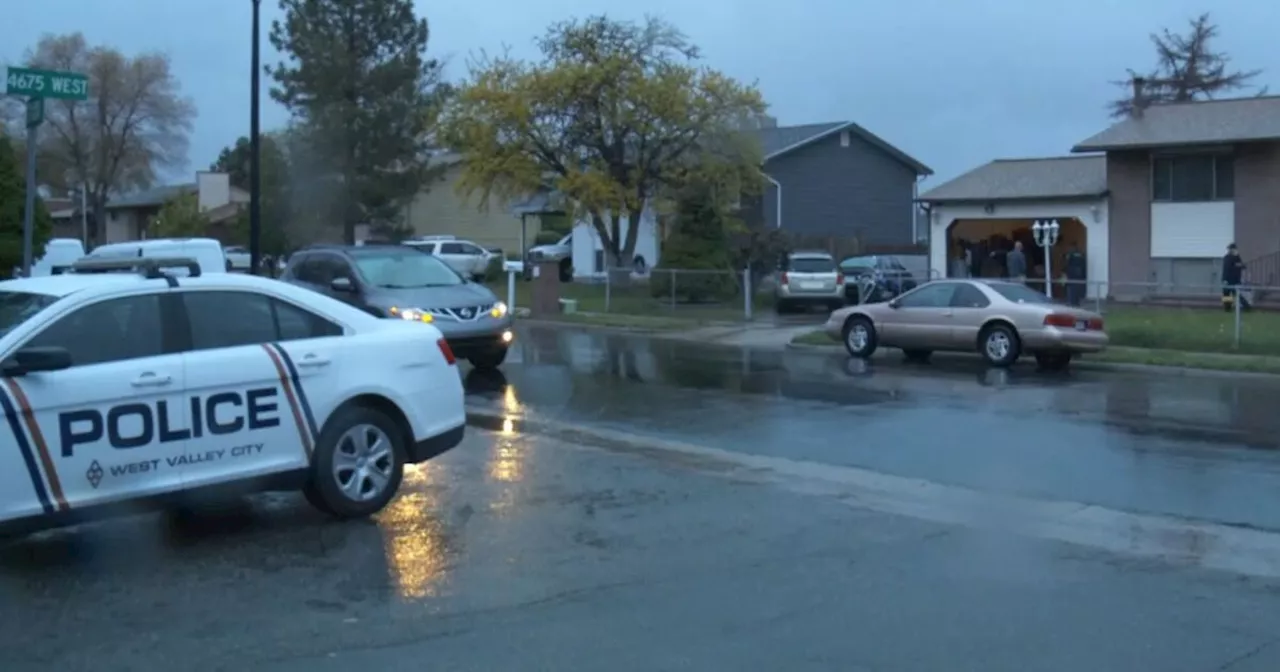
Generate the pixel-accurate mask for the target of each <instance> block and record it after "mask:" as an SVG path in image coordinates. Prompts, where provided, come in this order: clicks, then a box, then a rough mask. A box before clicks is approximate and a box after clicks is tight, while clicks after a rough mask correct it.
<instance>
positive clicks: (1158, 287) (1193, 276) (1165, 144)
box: [1072, 96, 1280, 296]
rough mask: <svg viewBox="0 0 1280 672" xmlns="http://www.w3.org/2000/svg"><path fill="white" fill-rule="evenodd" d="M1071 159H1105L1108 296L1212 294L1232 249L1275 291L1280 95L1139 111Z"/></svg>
mask: <svg viewBox="0 0 1280 672" xmlns="http://www.w3.org/2000/svg"><path fill="white" fill-rule="evenodd" d="M1072 151H1075V152H1103V153H1105V155H1106V159H1105V161H1106V181H1107V192H1108V195H1109V198H1108V209H1109V213H1108V217H1107V219H1108V220H1109V221H1110V223H1111V225H1110V226H1109V227H1108V235H1109V238H1110V240H1109V245H1108V247H1109V252H1110V260H1109V261H1110V274H1109V275H1110V280H1111V282H1112V285H1113V286H1112V294H1114V295H1116V296H1120V295H1121V294H1126V295H1127V294H1140V293H1146V294H1150V293H1155V292H1160V293H1179V294H1199V293H1212V292H1214V291H1215V290H1216V288H1217V287H1218V286H1219V285H1220V283H1221V275H1220V273H1221V261H1220V260H1221V258H1222V255H1223V254H1224V253H1225V251H1226V248H1227V245H1228V244H1229V243H1232V242H1235V243H1236V244H1238V245H1239V246H1240V253H1241V255H1242V256H1243V257H1244V259H1245V262H1246V264H1248V271H1247V274H1246V276H1245V281H1246V282H1248V283H1249V284H1254V285H1266V286H1276V285H1280V96H1260V97H1251V98H1236V99H1223V100H1209V101H1200V102H1192V103H1177V104H1161V105H1141V104H1139V105H1136V106H1135V108H1134V112H1133V114H1132V115H1130V116H1128V117H1126V118H1124V119H1121V120H1120V121H1118V122H1117V123H1115V124H1113V125H1112V126H1111V127H1110V128H1107V129H1106V130H1104V131H1102V132H1100V133H1098V134H1096V135H1094V136H1093V137H1090V138H1088V139H1086V140H1084V141H1082V142H1080V143H1079V144H1077V145H1076V146H1075V147H1074V148H1072ZM1144 285H1145V286H1147V287H1148V288H1149V289H1146V290H1143V289H1142V287H1143V286H1144ZM1125 287H1128V289H1124V288H1125ZM1122 290H1123V291H1122Z"/></svg>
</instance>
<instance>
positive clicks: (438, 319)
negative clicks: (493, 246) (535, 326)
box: [280, 244, 515, 369]
mask: <svg viewBox="0 0 1280 672" xmlns="http://www.w3.org/2000/svg"><path fill="white" fill-rule="evenodd" d="M280 279H281V280H283V281H284V282H287V283H290V284H293V285H298V286H300V287H306V288H307V289H311V290H313V291H315V292H318V293H320V294H324V295H325V296H328V297H330V298H333V299H337V300H339V301H342V302H343V303H347V304H350V305H352V306H355V307H357V308H359V309H361V310H363V311H365V312H367V313H370V314H373V315H377V316H378V317H384V318H388V319H395V320H407V321H410V322H422V323H427V324H431V325H433V326H435V327H436V328H437V329H439V330H440V332H441V333H442V334H444V337H445V340H446V341H448V343H449V346H450V347H451V348H452V349H453V352H454V353H455V354H456V355H457V356H458V357H459V358H460V359H466V360H468V361H470V362H471V364H472V366H475V367H476V368H479V369H493V368H497V367H498V366H501V365H502V362H503V361H504V360H506V358H507V348H508V347H509V346H510V345H511V343H512V341H513V340H514V338H515V335H514V332H513V331H512V328H511V314H510V312H509V311H508V309H507V304H505V303H503V302H501V301H499V300H498V297H496V296H494V294H493V292H491V291H490V290H489V288H488V287H485V286H484V285H482V284H479V283H475V282H469V281H468V280H467V279H466V278H465V277H463V276H462V275H460V274H459V273H457V272H456V271H454V270H453V269H452V268H450V267H449V266H448V265H446V264H445V263H444V262H442V261H441V260H440V259H439V258H438V257H434V256H432V255H426V254H421V253H419V252H415V251H413V250H410V249H406V248H405V247H403V246H400V245H368V244H366V245H363V246H355V245H316V246H313V247H308V248H305V249H302V250H299V251H297V252H294V253H293V256H291V257H289V265H288V266H287V267H285V269H284V273H282V274H281V276H280Z"/></svg>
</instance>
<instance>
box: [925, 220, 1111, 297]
mask: <svg viewBox="0 0 1280 672" xmlns="http://www.w3.org/2000/svg"><path fill="white" fill-rule="evenodd" d="M1044 219H1050V218H1048V217H1046V218H1044ZM1035 222H1036V220H1035V219H958V220H956V221H955V222H952V224H951V226H949V227H948V228H947V276H948V277H971V278H1007V277H1009V272H1008V269H1007V267H1006V266H1005V254H1007V253H1008V252H1009V250H1012V249H1013V244H1014V243H1015V242H1021V243H1022V251H1023V253H1024V254H1025V255H1026V257H1027V284H1029V285H1032V286H1034V287H1037V288H1038V289H1040V290H1041V291H1043V290H1044V270H1045V269H1044V250H1043V249H1042V248H1040V247H1039V246H1037V245H1036V237H1035V234H1034V233H1032V231H1031V225H1032V224H1034V223H1035ZM1058 226H1059V229H1058V244H1057V245H1054V246H1053V247H1052V248H1051V250H1050V266H1051V267H1052V268H1051V269H1050V270H1051V271H1052V273H1053V275H1054V277H1056V278H1061V277H1063V275H1064V271H1065V269H1066V258H1067V254H1068V253H1069V252H1070V251H1071V250H1072V249H1073V248H1076V249H1079V250H1080V251H1081V252H1084V251H1085V250H1087V249H1088V244H1087V243H1088V228H1087V227H1086V226H1085V225H1084V223H1083V222H1081V221H1080V220H1078V219H1076V218H1074V217H1068V218H1066V219H1062V218H1059V219H1058ZM1065 293H1066V290H1065V288H1064V287H1062V286H1055V287H1054V295H1055V296H1058V295H1059V294H1063V295H1065ZM1060 298H1065V297H1060Z"/></svg>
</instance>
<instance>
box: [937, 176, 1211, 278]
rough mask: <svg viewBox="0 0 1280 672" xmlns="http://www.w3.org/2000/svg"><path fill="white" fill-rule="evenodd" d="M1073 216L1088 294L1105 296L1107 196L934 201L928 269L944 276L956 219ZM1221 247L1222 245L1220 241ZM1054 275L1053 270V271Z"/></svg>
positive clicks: (939, 275) (1107, 239) (1108, 255)
mask: <svg viewBox="0 0 1280 672" xmlns="http://www.w3.org/2000/svg"><path fill="white" fill-rule="evenodd" d="M1072 217H1074V218H1075V219H1078V220H1080V222H1081V223H1082V224H1084V226H1085V229H1086V231H1087V241H1086V249H1085V258H1086V259H1087V262H1088V265H1089V268H1088V271H1087V274H1088V276H1087V277H1088V280H1089V283H1090V284H1089V291H1088V297H1089V298H1095V297H1105V296H1106V295H1107V287H1106V283H1107V281H1108V266H1109V264H1108V261H1109V257H1110V249H1111V247H1110V244H1109V232H1108V230H1107V226H1108V222H1107V199H1106V198H1098V199H1091V200H1085V201H1016V202H1005V203H1001V202H999V201H997V202H995V203H991V204H987V203H936V204H934V206H933V209H932V212H931V213H930V216H929V234H930V235H929V269H930V274H931V275H932V276H933V277H935V278H945V277H946V276H947V228H948V227H950V226H951V224H952V223H953V222H955V221H956V220H960V219H1055V218H1056V219H1068V218H1072ZM1224 247H1225V244H1224ZM1055 275H1056V273H1055Z"/></svg>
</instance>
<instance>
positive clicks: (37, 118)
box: [27, 98, 44, 128]
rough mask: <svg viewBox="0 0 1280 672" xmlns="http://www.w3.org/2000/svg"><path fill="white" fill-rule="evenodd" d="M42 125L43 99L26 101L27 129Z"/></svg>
mask: <svg viewBox="0 0 1280 672" xmlns="http://www.w3.org/2000/svg"><path fill="white" fill-rule="evenodd" d="M42 123H44V98H28V99H27V128H35V127H36V126H39V125H40V124H42Z"/></svg>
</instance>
